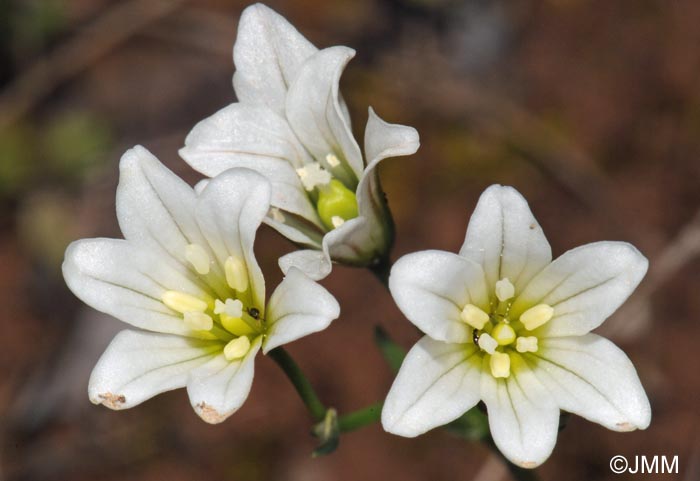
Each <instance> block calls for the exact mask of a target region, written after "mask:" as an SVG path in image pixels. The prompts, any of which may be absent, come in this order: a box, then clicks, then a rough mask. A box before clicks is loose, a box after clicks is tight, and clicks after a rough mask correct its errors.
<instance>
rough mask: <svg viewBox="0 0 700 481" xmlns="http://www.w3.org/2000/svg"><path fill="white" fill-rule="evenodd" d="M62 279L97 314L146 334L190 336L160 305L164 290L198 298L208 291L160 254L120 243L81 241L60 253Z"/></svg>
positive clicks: (175, 318)
mask: <svg viewBox="0 0 700 481" xmlns="http://www.w3.org/2000/svg"><path fill="white" fill-rule="evenodd" d="M63 277H64V278H65V280H66V284H67V285H68V287H69V288H70V290H71V291H73V293H74V294H75V295H76V296H77V297H78V298H80V299H81V300H82V301H83V302H85V303H86V304H88V305H90V306H92V307H94V308H95V309H97V310H98V311H101V312H104V313H107V314H109V315H112V316H114V317H116V318H118V319H119V320H121V321H123V322H126V323H129V324H131V325H133V326H136V327H140V328H142V329H147V330H149V331H156V332H164V333H172V334H182V335H190V329H189V328H188V327H187V326H186V325H185V324H184V322H183V321H182V317H181V316H180V314H178V313H176V312H175V311H173V310H171V309H169V308H168V307H166V306H165V305H164V304H163V303H162V301H161V297H162V295H163V293H164V292H165V291H167V290H176V291H181V292H186V293H188V294H192V295H195V296H198V297H200V298H201V297H203V296H204V295H205V294H208V293H209V291H208V290H207V289H206V286H203V285H200V284H199V283H198V282H197V281H196V280H195V278H194V277H193V276H192V274H191V273H190V272H189V271H188V270H187V269H186V268H183V267H182V266H181V265H178V264H176V263H174V262H173V261H172V259H171V258H169V257H168V256H166V255H165V254H162V253H159V252H157V251H153V250H150V249H148V248H145V247H144V248H141V247H140V246H134V245H133V243H131V242H129V241H126V240H121V239H120V240H117V239H83V240H80V241H77V242H73V243H72V244H71V245H69V246H68V249H66V257H65V261H64V262H63Z"/></svg>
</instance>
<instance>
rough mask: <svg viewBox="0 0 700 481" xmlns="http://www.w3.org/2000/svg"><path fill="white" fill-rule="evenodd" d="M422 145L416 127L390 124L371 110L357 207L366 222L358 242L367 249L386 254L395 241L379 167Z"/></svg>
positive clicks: (409, 153) (358, 188)
mask: <svg viewBox="0 0 700 481" xmlns="http://www.w3.org/2000/svg"><path fill="white" fill-rule="evenodd" d="M419 145H420V142H419V139H418V132H417V131H416V129H414V128H413V127H406V126H403V125H397V124H389V123H386V122H384V121H383V120H382V119H380V118H379V117H378V116H377V114H375V113H374V110H372V108H370V109H369V118H368V120H367V127H366V128H365V155H366V156H367V159H368V160H369V164H368V165H367V168H366V169H365V171H364V173H363V175H362V178H361V179H360V183H359V185H358V187H357V192H356V195H357V207H358V211H359V214H360V216H362V217H364V218H366V219H367V223H366V225H365V226H364V228H363V232H362V233H357V234H356V236H355V237H356V238H357V241H356V242H360V243H361V244H364V250H368V248H369V246H373V247H374V248H375V249H376V250H377V251H378V252H379V253H383V252H385V251H386V250H387V249H388V248H389V247H390V246H391V244H392V242H393V225H392V224H393V223H392V220H391V213H390V212H389V209H388V207H387V204H386V199H385V197H384V192H383V191H382V188H381V184H380V182H379V172H378V171H377V166H378V165H379V162H381V161H382V160H384V159H385V158H387V157H398V156H403V155H411V154H414V153H415V152H416V150H418V146H419Z"/></svg>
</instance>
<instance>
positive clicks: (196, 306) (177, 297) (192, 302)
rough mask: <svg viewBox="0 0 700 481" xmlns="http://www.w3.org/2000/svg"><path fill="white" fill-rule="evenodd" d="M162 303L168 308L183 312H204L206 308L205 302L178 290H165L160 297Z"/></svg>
mask: <svg viewBox="0 0 700 481" xmlns="http://www.w3.org/2000/svg"><path fill="white" fill-rule="evenodd" d="M161 300H162V301H163V304H165V305H166V306H168V307H169V308H170V309H172V310H174V311H177V312H179V313H180V314H184V313H186V312H204V311H206V310H207V303H206V302H205V301H203V300H202V299H200V298H199V297H195V296H193V295H190V294H185V293H184V292H179V291H165V292H164V293H163V296H162V297H161Z"/></svg>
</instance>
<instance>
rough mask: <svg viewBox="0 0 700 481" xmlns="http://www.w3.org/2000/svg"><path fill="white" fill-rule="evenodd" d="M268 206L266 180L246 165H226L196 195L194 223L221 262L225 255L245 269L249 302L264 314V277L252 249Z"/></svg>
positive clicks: (268, 193)
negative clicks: (240, 263)
mask: <svg viewBox="0 0 700 481" xmlns="http://www.w3.org/2000/svg"><path fill="white" fill-rule="evenodd" d="M269 208H270V183H269V182H268V181H267V180H266V179H265V177H263V176H262V175H260V174H258V173H257V172H254V171H252V170H249V169H230V170H227V171H226V172H224V173H223V174H221V175H218V176H217V177H215V178H213V179H212V180H211V181H210V182H209V184H207V186H206V187H205V188H204V190H203V191H202V193H201V195H200V196H199V198H198V199H197V207H196V212H197V223H198V224H199V227H200V229H201V231H202V232H203V233H205V234H206V237H207V241H208V242H209V245H210V246H211V248H212V250H213V252H214V255H215V256H216V258H217V260H218V263H219V265H224V264H225V262H226V259H228V257H229V256H235V257H237V258H239V259H242V260H243V261H244V262H245V264H246V268H247V270H248V276H249V281H250V284H251V286H250V287H249V289H248V290H249V291H250V294H251V296H252V299H251V300H252V302H253V304H254V305H255V306H256V307H257V308H258V309H260V310H261V314H264V305H265V279H264V278H263V275H262V271H261V270H260V266H259V265H258V261H257V260H256V259H255V255H254V253H253V243H254V241H255V233H256V231H257V229H258V227H259V226H260V224H261V222H262V220H263V218H264V217H265V214H267V212H268V209H269Z"/></svg>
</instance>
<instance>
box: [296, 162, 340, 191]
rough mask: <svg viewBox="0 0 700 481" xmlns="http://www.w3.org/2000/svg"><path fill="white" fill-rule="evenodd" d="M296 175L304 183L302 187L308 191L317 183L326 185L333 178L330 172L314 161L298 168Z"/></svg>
mask: <svg viewBox="0 0 700 481" xmlns="http://www.w3.org/2000/svg"><path fill="white" fill-rule="evenodd" d="M297 175H298V176H299V179H300V180H301V183H302V184H303V185H304V188H305V189H306V190H308V191H309V192H311V191H312V190H314V188H315V187H316V186H317V185H327V184H328V183H329V182H330V181H331V179H332V178H333V176H332V175H331V174H330V172H328V171H327V170H325V169H324V168H323V167H321V165H320V164H318V163H316V162H312V163H310V164H306V165H305V166H304V167H300V168H298V169H297Z"/></svg>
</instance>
